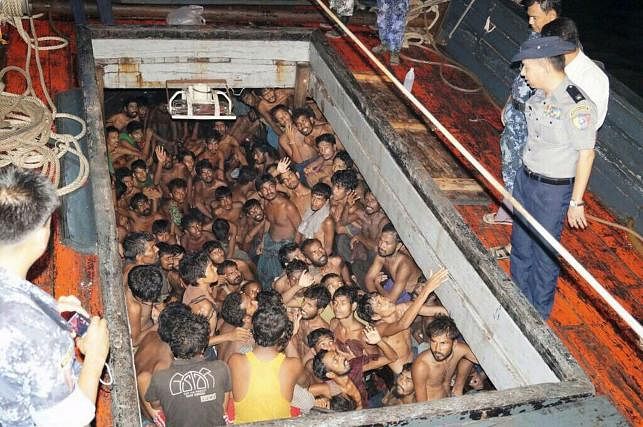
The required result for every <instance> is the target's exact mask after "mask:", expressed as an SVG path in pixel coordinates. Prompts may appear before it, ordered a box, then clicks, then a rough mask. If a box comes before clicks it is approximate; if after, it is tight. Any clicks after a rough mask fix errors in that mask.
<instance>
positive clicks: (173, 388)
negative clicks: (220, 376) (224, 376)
mask: <svg viewBox="0 0 643 427" xmlns="http://www.w3.org/2000/svg"><path fill="white" fill-rule="evenodd" d="M214 384H215V381H214V376H213V375H212V372H211V371H210V370H209V369H208V368H201V369H200V370H199V371H198V372H197V371H188V372H186V373H184V374H182V373H180V372H177V373H175V374H174V375H172V377H171V378H170V384H169V386H170V394H171V395H172V396H176V395H177V394H182V395H183V397H185V398H189V397H196V396H203V395H204V394H205V393H206V392H207V391H208V389H211V388H213V387H214ZM204 397H205V396H204ZM207 397H208V399H207V400H214V399H216V393H215V394H214V398H211V395H208V396H207ZM202 401H203V399H202Z"/></svg>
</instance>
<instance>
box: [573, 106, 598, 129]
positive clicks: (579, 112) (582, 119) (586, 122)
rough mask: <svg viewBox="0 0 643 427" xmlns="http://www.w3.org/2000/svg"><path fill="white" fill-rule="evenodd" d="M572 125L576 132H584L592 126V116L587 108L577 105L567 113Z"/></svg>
mask: <svg viewBox="0 0 643 427" xmlns="http://www.w3.org/2000/svg"><path fill="white" fill-rule="evenodd" d="M569 117H570V119H571V121H572V125H574V127H575V128H576V129H578V130H585V129H587V128H588V127H589V126H590V125H591V124H592V114H591V112H590V111H589V106H587V105H579V106H577V107H575V108H574V109H572V110H571V111H570V112H569Z"/></svg>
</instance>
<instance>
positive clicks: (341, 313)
mask: <svg viewBox="0 0 643 427" xmlns="http://www.w3.org/2000/svg"><path fill="white" fill-rule="evenodd" d="M331 307H332V308H333V314H334V316H335V317H334V318H333V319H332V320H331V321H330V330H331V331H333V334H334V335H335V340H338V341H340V342H342V343H344V344H346V345H348V346H349V347H350V348H351V349H356V348H361V350H362V351H361V352H362V353H363V352H367V353H369V354H378V353H379V351H378V350H377V348H375V347H373V346H370V345H368V344H366V343H365V342H364V324H363V323H362V322H360V321H359V320H357V319H356V318H355V311H356V310H357V288H354V287H351V286H342V287H341V288H339V289H337V290H336V291H335V294H334V295H333V296H332V300H331ZM353 352H355V350H353ZM355 355H356V356H357V354H355Z"/></svg>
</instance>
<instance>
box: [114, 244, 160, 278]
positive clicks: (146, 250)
mask: <svg viewBox="0 0 643 427" xmlns="http://www.w3.org/2000/svg"><path fill="white" fill-rule="evenodd" d="M158 251H159V250H158V248H157V247H156V239H154V236H153V235H152V234H149V233H129V234H128V235H127V236H125V239H124V240H123V255H124V257H125V266H124V267H123V286H124V287H127V275H128V273H129V271H130V270H131V269H132V268H133V267H135V266H137V265H151V264H156V263H157V262H158V260H159V256H158Z"/></svg>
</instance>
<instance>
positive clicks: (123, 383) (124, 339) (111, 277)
mask: <svg viewBox="0 0 643 427" xmlns="http://www.w3.org/2000/svg"><path fill="white" fill-rule="evenodd" d="M77 31H78V66H79V74H78V75H79V81H80V83H81V87H82V89H83V95H84V102H85V111H86V117H85V120H86V121H87V130H88V132H87V135H88V136H87V139H88V145H89V164H90V173H91V177H92V179H91V185H92V190H93V192H92V194H93V198H94V210H95V215H96V218H95V220H96V231H97V240H98V257H99V259H100V260H101V262H100V269H99V271H100V278H101V291H102V292H101V293H102V300H103V303H104V310H105V311H104V317H105V319H106V320H107V323H108V325H109V336H110V348H111V351H110V357H109V363H110V364H111V367H112V375H113V379H114V384H113V385H112V388H111V398H112V417H113V418H112V420H113V425H116V426H137V425H140V422H141V421H140V412H139V400H138V392H137V390H136V376H135V374H134V357H133V353H132V346H131V339H130V334H129V325H128V323H127V310H126V306H125V295H124V293H123V286H122V285H121V283H122V270H121V259H120V257H119V255H118V242H117V241H116V221H115V218H114V204H113V200H112V190H111V184H110V176H109V171H108V170H107V153H106V145H105V137H104V131H103V129H104V125H103V117H102V106H101V105H100V104H99V100H100V94H99V93H98V85H97V83H96V69H95V66H94V56H93V52H92V42H91V33H90V31H89V30H88V29H87V28H83V27H78V30H77Z"/></svg>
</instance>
